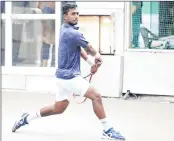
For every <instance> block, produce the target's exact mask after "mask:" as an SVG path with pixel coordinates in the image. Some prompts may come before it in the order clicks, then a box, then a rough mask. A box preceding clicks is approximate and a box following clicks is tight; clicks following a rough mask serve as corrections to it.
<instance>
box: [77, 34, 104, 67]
mask: <svg viewBox="0 0 174 141" xmlns="http://www.w3.org/2000/svg"><path fill="white" fill-rule="evenodd" d="M76 41H77V45H78V46H81V47H82V49H81V56H83V57H84V58H88V57H87V55H88V54H89V55H91V56H93V57H95V64H97V65H98V67H99V66H100V65H101V63H102V58H101V56H100V54H99V53H98V52H97V51H96V50H95V49H94V48H93V47H92V45H91V44H90V43H89V42H88V41H87V40H86V39H85V38H84V37H83V34H81V33H79V32H78V34H77V38H76ZM86 60H87V61H88V59H86Z"/></svg>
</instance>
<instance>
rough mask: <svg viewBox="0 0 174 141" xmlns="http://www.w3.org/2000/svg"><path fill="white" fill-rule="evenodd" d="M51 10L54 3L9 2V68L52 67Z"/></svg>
mask: <svg viewBox="0 0 174 141" xmlns="http://www.w3.org/2000/svg"><path fill="white" fill-rule="evenodd" d="M55 6H56V5H55V2H54V1H48V2H46V1H38V2H37V1H13V2H12V14H13V15H12V19H13V20H12V65H13V66H26V67H34V66H37V67H39V66H40V67H55V19H56V18H55ZM39 14H40V15H39ZM44 14H47V15H44ZM25 15H26V16H25ZM47 17H48V18H47ZM57 17H59V16H57ZM58 26H59V25H58Z"/></svg>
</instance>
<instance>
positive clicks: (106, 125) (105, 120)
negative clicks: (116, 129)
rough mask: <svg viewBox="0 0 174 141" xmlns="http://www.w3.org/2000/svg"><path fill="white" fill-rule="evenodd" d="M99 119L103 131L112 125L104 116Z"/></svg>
mask: <svg viewBox="0 0 174 141" xmlns="http://www.w3.org/2000/svg"><path fill="white" fill-rule="evenodd" d="M100 121H101V124H102V125H103V129H104V130H105V131H108V130H109V129H110V128H112V126H111V125H109V124H108V121H107V119H106V118H104V119H101V120H100Z"/></svg>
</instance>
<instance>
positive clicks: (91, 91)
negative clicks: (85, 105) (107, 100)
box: [74, 77, 125, 140]
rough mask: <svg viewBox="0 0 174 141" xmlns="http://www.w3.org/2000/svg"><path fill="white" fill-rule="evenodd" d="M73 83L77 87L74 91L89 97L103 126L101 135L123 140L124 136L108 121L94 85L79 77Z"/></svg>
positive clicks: (99, 95)
mask: <svg viewBox="0 0 174 141" xmlns="http://www.w3.org/2000/svg"><path fill="white" fill-rule="evenodd" d="M74 84H75V85H77V86H78V89H77V88H76V89H77V90H76V91H75V92H76V93H78V94H79V95H81V96H84V97H87V98H89V99H91V101H92V105H93V110H94V113H95V114H96V116H97V117H98V119H99V120H100V121H101V124H102V126H103V128H104V130H103V137H105V138H109V139H121V140H125V138H124V137H123V136H122V135H121V134H120V133H119V132H118V131H116V130H115V129H114V128H113V126H111V125H110V124H109V123H108V121H107V117H106V114H105V110H104V106H103V103H102V97H101V94H100V92H99V91H97V90H96V88H95V87H94V86H92V85H90V84H89V82H88V81H86V80H84V79H83V78H80V77H79V78H78V79H77V80H76V81H74Z"/></svg>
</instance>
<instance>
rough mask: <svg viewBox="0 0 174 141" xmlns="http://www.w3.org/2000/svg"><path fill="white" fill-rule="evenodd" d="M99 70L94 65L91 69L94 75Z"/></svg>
mask: <svg viewBox="0 0 174 141" xmlns="http://www.w3.org/2000/svg"><path fill="white" fill-rule="evenodd" d="M97 70H98V67H97V66H96V65H93V66H92V67H91V73H92V74H95V73H96V72H97Z"/></svg>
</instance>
